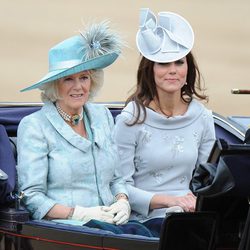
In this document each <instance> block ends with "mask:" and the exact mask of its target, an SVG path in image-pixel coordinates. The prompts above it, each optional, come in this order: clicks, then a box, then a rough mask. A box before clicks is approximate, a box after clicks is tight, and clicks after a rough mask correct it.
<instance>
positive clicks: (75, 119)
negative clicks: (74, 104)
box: [56, 103, 83, 126]
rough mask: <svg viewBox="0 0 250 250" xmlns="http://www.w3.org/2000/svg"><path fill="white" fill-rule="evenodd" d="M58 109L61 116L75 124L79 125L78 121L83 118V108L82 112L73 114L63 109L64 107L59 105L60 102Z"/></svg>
mask: <svg viewBox="0 0 250 250" xmlns="http://www.w3.org/2000/svg"><path fill="white" fill-rule="evenodd" d="M56 109H57V111H58V113H59V114H60V115H61V117H62V118H63V119H64V120H65V121H67V122H70V123H71V124H72V125H73V126H75V125H78V123H79V122H80V121H81V120H82V119H83V108H82V111H81V113H80V114H75V115H72V116H71V115H69V114H67V113H66V112H65V111H63V110H62V108H61V107H60V106H59V105H58V103H56Z"/></svg>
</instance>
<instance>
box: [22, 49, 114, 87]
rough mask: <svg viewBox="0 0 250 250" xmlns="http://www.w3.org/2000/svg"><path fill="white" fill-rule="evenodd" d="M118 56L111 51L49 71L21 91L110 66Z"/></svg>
mask: <svg viewBox="0 0 250 250" xmlns="http://www.w3.org/2000/svg"><path fill="white" fill-rule="evenodd" d="M118 56H119V54H117V53H109V54H105V55H102V56H99V57H96V58H93V59H90V60H88V61H85V62H83V63H80V64H78V65H76V66H73V67H71V68H68V69H62V70H55V71H52V72H49V73H48V74H47V75H45V76H44V77H43V78H42V79H41V80H40V81H38V82H36V83H35V84H33V85H31V86H29V87H27V88H24V89H21V90H20V91H21V92H24V91H28V90H32V89H36V88H39V87H41V86H42V85H44V84H46V83H50V82H52V81H55V80H58V79H60V78H62V77H65V76H70V75H73V74H77V73H80V72H82V71H85V70H91V69H103V68H105V67H107V66H109V65H110V64H112V63H113V62H114V61H115V60H116V59H117V57H118Z"/></svg>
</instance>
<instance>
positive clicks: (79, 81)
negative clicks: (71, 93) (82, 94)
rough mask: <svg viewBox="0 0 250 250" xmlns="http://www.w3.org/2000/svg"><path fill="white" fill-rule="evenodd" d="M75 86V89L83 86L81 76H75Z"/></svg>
mask: <svg viewBox="0 0 250 250" xmlns="http://www.w3.org/2000/svg"><path fill="white" fill-rule="evenodd" d="M74 88H75V89H80V88H82V83H81V80H80V79H79V78H75V79H74Z"/></svg>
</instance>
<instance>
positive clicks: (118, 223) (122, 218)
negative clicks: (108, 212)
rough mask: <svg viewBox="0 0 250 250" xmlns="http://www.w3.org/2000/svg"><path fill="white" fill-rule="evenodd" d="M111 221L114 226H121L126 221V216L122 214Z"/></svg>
mask: <svg viewBox="0 0 250 250" xmlns="http://www.w3.org/2000/svg"><path fill="white" fill-rule="evenodd" d="M113 221H114V223H115V224H116V225H121V224H124V223H125V222H126V221H128V216H127V214H122V215H121V216H120V217H119V218H114V219H113Z"/></svg>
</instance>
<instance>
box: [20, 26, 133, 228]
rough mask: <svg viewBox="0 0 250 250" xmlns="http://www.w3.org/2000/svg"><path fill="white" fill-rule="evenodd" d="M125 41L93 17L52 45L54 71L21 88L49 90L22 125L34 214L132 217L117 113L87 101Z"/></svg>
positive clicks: (25, 181)
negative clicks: (116, 135) (115, 131)
mask: <svg viewBox="0 0 250 250" xmlns="http://www.w3.org/2000/svg"><path fill="white" fill-rule="evenodd" d="M120 49H121V41H120V40H119V37H118V36H117V34H116V33H114V32H113V31H111V30H110V29H109V27H108V24H107V22H101V23H100V24H92V25H90V26H89V27H88V28H87V29H86V30H85V31H83V32H81V33H80V34H79V35H76V36H73V37H70V38H68V39H66V40H64V41H62V42H61V43H59V44H57V45H56V46H54V47H53V48H52V49H51V50H50V51H49V73H48V74H47V75H46V76H45V77H44V78H42V79H41V80H40V81H38V82H37V83H35V84H33V85H32V86H30V87H27V88H26V89H24V90H22V91H27V90H31V89H35V88H39V89H40V90H42V100H43V101H44V106H43V107H42V109H41V110H39V111H37V112H35V113H33V114H31V115H29V116H26V117H25V118H23V120H22V121H21V123H20V125H19V128H18V137H17V150H18V166H17V170H18V180H19V188H20V190H22V191H23V192H24V194H25V197H24V199H23V201H24V203H25V205H26V207H27V208H28V210H29V211H30V214H31V216H32V217H33V218H34V219H42V218H45V219H74V220H79V221H83V222H88V221H89V220H91V219H96V220H100V221H103V222H108V223H112V224H117V225H118V224H123V223H125V222H127V221H128V218H129V215H130V206H129V203H128V200H127V199H128V197H127V191H126V188H125V185H124V182H123V180H122V178H121V176H120V175H119V173H118V171H117V166H118V165H119V161H118V157H117V151H116V148H115V146H114V144H113V141H112V139H111V130H112V128H113V118H112V115H111V114H110V112H109V110H108V109H107V108H105V107H104V106H102V105H97V104H93V103H90V102H88V100H89V98H91V97H93V96H94V94H95V93H96V92H97V91H98V89H99V88H100V87H101V85H102V82H103V70H102V69H103V68H105V67H107V66H109V65H110V64H112V63H113V62H114V61H115V60H116V59H117V57H118V55H119V53H120Z"/></svg>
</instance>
